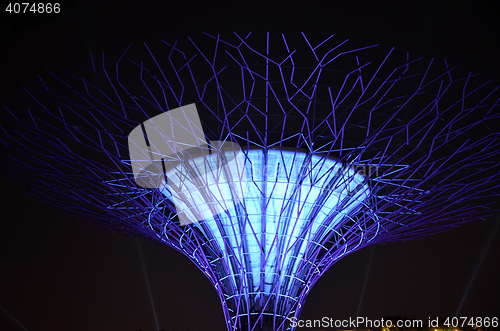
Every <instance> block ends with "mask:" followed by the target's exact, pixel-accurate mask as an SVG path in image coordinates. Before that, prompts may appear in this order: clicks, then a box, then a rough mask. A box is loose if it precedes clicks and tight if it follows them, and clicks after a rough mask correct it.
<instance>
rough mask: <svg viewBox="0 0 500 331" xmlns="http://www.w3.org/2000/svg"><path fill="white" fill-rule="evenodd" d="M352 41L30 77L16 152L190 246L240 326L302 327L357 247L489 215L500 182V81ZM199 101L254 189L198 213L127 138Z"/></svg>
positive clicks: (150, 55)
mask: <svg viewBox="0 0 500 331" xmlns="http://www.w3.org/2000/svg"><path fill="white" fill-rule="evenodd" d="M271 41H272V42H271ZM347 45H348V43H347V41H345V42H342V43H340V44H338V43H336V42H335V38H333V37H330V38H327V39H325V40H317V41H316V42H312V41H311V40H310V39H308V38H306V36H305V35H304V34H302V35H301V36H298V37H296V38H293V39H291V40H287V39H286V38H285V36H282V35H280V36H270V35H269V34H267V35H261V36H256V35H252V34H249V35H247V36H239V35H236V34H235V35H234V36H232V37H230V38H229V39H227V40H226V39H225V40H222V39H220V38H219V36H210V35H206V36H203V37H201V38H200V40H197V41H195V40H192V39H188V40H185V41H180V42H174V43H168V42H163V43H162V44H161V45H155V46H154V47H153V46H151V45H144V48H143V49H142V50H143V52H142V53H141V52H140V49H139V48H138V49H135V48H134V47H129V48H127V50H126V51H125V52H124V53H123V54H122V55H121V56H120V57H118V58H117V59H113V60H112V61H111V63H110V64H108V63H107V62H108V61H109V60H107V59H105V57H104V54H103V55H102V56H99V57H94V56H92V57H91V63H90V66H89V67H79V66H77V67H75V68H74V70H72V71H71V72H68V71H66V70H65V69H64V70H63V69H61V72H60V73H58V74H57V75H55V74H53V73H50V72H49V73H48V74H47V75H45V77H43V78H42V77H40V82H39V83H37V84H36V86H34V87H32V88H29V89H24V92H25V93H27V94H25V96H24V98H23V99H19V100H18V101H19V102H20V103H23V104H26V105H27V107H26V106H22V107H21V106H20V105H19V104H17V105H15V106H10V105H7V106H5V113H6V115H5V118H4V121H5V122H4V123H10V124H9V126H8V127H7V126H6V127H5V128H4V132H5V135H4V138H3V143H4V144H5V145H8V146H10V147H12V148H14V149H15V150H16V151H15V152H13V153H14V154H15V155H13V157H12V158H11V159H10V160H6V161H5V163H8V164H9V165H10V166H11V167H12V168H14V169H16V170H17V171H18V172H21V173H23V174H24V175H22V176H21V178H20V179H21V180H25V181H26V183H27V184H28V186H29V192H30V193H31V194H33V195H35V196H36V197H37V198H41V199H44V200H46V201H48V202H50V203H52V204H54V205H56V206H59V207H61V208H62V209H63V210H65V211H67V212H71V213H75V214H78V215H81V216H84V217H86V218H88V219H91V220H94V221H96V222H98V223H100V224H104V225H106V226H109V227H110V228H113V229H121V230H123V231H126V232H129V233H131V234H133V235H139V236H143V237H146V238H151V239H154V240H157V241H160V242H162V243H164V244H166V245H168V246H170V247H173V248H174V249H176V250H178V251H179V252H181V253H183V254H184V255H186V256H187V257H188V258H189V259H190V260H191V261H192V262H193V263H195V264H196V265H197V266H198V268H199V269H200V270H201V271H202V272H203V273H204V274H205V275H206V276H207V277H208V279H209V280H210V281H211V283H212V284H213V286H214V287H215V289H216V290H217V293H218V294H219V297H220V299H221V302H222V307H223V311H224V316H225V319H226V322H227V328H228V330H245V331H250V330H255V331H257V330H293V326H292V325H291V323H290V319H291V318H293V317H295V318H298V317H299V315H300V312H301V310H302V307H303V304H304V302H305V299H306V296H307V294H308V293H309V292H310V290H311V288H312V286H313V285H314V284H315V283H316V281H317V280H318V279H319V277H320V276H321V275H322V274H323V273H324V272H325V271H326V270H327V269H328V268H329V267H330V266H331V265H333V264H334V263H335V262H337V261H338V260H339V259H340V258H342V257H343V256H346V255H348V254H350V253H352V252H354V251H356V250H359V249H361V248H364V247H366V246H368V245H372V244H375V243H382V242H387V241H394V240H408V239H413V238H418V237H421V236H424V235H427V234H432V233H435V232H438V231H442V230H444V229H446V228H448V227H449V226H451V225H456V224H459V223H461V222H465V221H470V220H475V219H478V218H482V217H485V216H486V215H489V213H490V212H491V211H489V210H488V205H489V203H490V202H491V201H493V200H492V198H494V197H497V196H498V195H499V193H500V192H499V191H500V190H499V186H500V182H499V177H500V176H498V173H499V169H500V168H499V166H500V164H499V160H498V155H499V153H500V152H499V151H500V148H499V147H500V141H499V133H498V132H492V131H491V129H490V127H493V125H494V124H495V123H498V120H499V117H500V115H499V112H498V108H499V107H498V104H499V97H498V87H491V88H490V87H489V85H488V83H476V80H477V77H475V75H472V74H469V75H466V76H465V77H455V73H454V70H453V68H450V67H449V66H448V64H447V63H446V62H444V64H443V65H442V67H441V68H438V69H436V68H435V67H436V66H437V65H435V64H434V63H433V61H431V62H430V63H428V64H426V65H422V63H421V62H422V61H418V60H416V59H415V60H414V59H411V58H410V56H409V55H407V54H403V55H397V54H393V53H395V51H394V50H391V51H389V52H388V53H385V54H382V55H381V53H380V52H379V51H377V50H376V48H375V47H372V46H370V47H364V48H359V49H349V48H348V47H347ZM135 51H139V53H138V54H136V53H135ZM158 54H162V55H161V56H159V55H158ZM438 67H439V66H438ZM436 72H437V73H436ZM190 103H195V104H196V105H197V108H198V111H199V113H200V117H201V119H202V124H203V125H204V132H205V135H206V138H207V140H209V141H227V142H232V143H237V144H238V145H239V146H240V147H241V149H242V150H243V153H244V162H245V169H244V171H245V174H246V178H247V181H246V182H245V183H240V184H241V185H243V184H244V185H245V186H246V187H247V189H248V190H247V192H246V194H245V196H244V199H243V200H242V201H240V202H238V203H231V200H227V201H220V203H224V204H229V206H227V207H228V208H224V209H225V210H226V211H225V212H223V213H220V214H218V215H216V216H214V217H211V218H207V219H204V220H202V221H200V222H194V223H191V224H187V225H183V224H180V222H179V220H178V218H177V214H176V213H177V211H176V210H175V208H174V204H173V202H172V199H171V197H172V195H171V192H170V190H169V188H168V187H167V186H164V187H161V188H158V189H147V188H143V187H140V186H139V185H137V183H136V182H135V181H134V176H133V174H132V170H131V164H130V156H129V155H128V148H127V136H128V134H129V133H130V131H131V130H132V129H133V128H134V127H137V126H138V125H140V124H141V123H142V122H144V121H145V120H147V119H148V118H151V117H153V116H156V115H158V114H160V113H162V112H164V111H168V110H171V109H174V108H177V107H180V106H183V105H187V104H190ZM16 153H17V154H16ZM195 163H196V162H195ZM166 176H168V173H167V174H166ZM224 185H226V184H221V185H220V187H216V188H211V189H217V190H219V189H220V190H221V191H224V192H229V191H230V190H229V189H228V188H227V187H225V186H224ZM193 203H194V204H196V205H203V204H209V203H211V202H210V201H208V200H203V199H198V200H196V201H194V202H193ZM231 204H232V205H231Z"/></svg>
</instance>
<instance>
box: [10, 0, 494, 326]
mask: <svg viewBox="0 0 500 331" xmlns="http://www.w3.org/2000/svg"><path fill="white" fill-rule="evenodd" d="M2 6H3V7H2V11H3V10H4V8H5V7H6V5H3V4H2ZM42 15H43V16H42ZM499 15H500V5H498V2H497V1H479V2H477V1H474V2H472V1H471V2H464V1H445V2H437V1H412V2H400V1H384V2H377V1H372V2H360V1H349V2H346V3H344V2H335V1H311V2H289V1H279V2H264V1H260V2H259V1H252V2H250V1H227V2H211V1H204V2H189V1H163V2H159V1H152V2H147V3H145V2H143V1H134V2H132V1H120V2H118V1H116V2H111V1H107V2H103V1H68V2H66V3H63V6H62V13H61V14H59V15H50V14H37V15H34V14H29V15H23V14H8V13H5V12H2V16H1V18H0V22H1V24H2V34H1V39H0V60H1V61H0V83H1V90H0V98H1V101H2V103H3V102H5V100H6V98H7V97H8V95H9V94H10V93H11V92H12V90H13V89H15V88H19V87H21V86H22V85H23V84H25V83H26V82H27V81H30V80H34V79H35V78H36V75H37V74H40V73H43V72H44V70H46V69H49V70H52V69H54V68H56V67H57V66H61V65H62V64H64V63H67V61H69V60H71V61H73V62H76V63H87V61H88V54H89V53H90V52H94V53H100V52H102V51H106V52H119V51H123V50H124V49H125V48H126V47H127V46H128V45H129V44H130V43H132V44H134V43H142V42H150V41H158V40H160V39H168V40H175V39H176V38H182V37H183V36H186V35H190V34H199V33H200V32H203V31H206V32H210V33H221V35H222V36H224V34H228V33H231V32H232V31H238V32H248V31H268V30H269V31H282V32H297V31H304V32H306V33H307V34H309V35H312V34H315V33H317V34H321V35H325V34H326V35H329V34H335V35H336V37H337V38H338V40H339V41H341V40H344V39H347V38H349V39H351V40H354V41H355V43H356V44H364V45H371V44H374V43H378V44H381V45H383V46H387V47H390V46H395V47H396V48H397V49H399V50H401V51H405V52H406V51H407V52H410V53H411V54H413V56H424V57H426V58H428V59H430V58H436V59H438V60H442V59H444V58H446V59H447V60H448V61H449V63H451V64H452V65H459V66H460V67H461V68H462V69H464V70H471V71H472V72H475V73H480V74H481V76H482V77H484V80H488V79H493V81H494V82H495V83H496V84H500V66H499V65H498V54H499V53H498V51H499V50H500V48H499V46H500V38H499V37H498V32H497V30H498V25H499V23H498V17H499ZM1 179H2V199H1V211H2V214H1V216H0V308H1V309H0V330H30V331H37V330H52V331H58V330H92V331H101V330H102V331H104V330H117V331H118V330H123V331H127V330H138V329H142V330H143V331H148V330H155V329H156V322H155V316H154V313H153V309H152V305H151V301H150V297H149V292H148V286H147V284H146V281H145V277H144V273H143V268H142V264H141V258H140V254H139V249H138V245H139V246H140V248H141V249H142V254H143V257H144V263H145V267H146V274H147V277H148V280H149V285H150V289H151V294H152V298H153V302H154V307H155V309H154V310H155V312H156V316H157V321H158V324H159V327H160V328H164V329H165V330H191V331H194V330H196V331H206V330H217V331H219V330H220V331H222V330H225V325H224V319H223V315H222V309H221V307H220V303H219V301H218V297H217V295H216V292H215V290H213V289H212V287H211V285H210V283H209V281H208V280H207V279H205V278H204V276H203V275H202V273H201V272H200V271H198V270H197V268H196V267H195V266H194V265H192V264H191V263H190V262H189V261H188V259H187V258H185V257H184V256H182V255H181V254H180V253H177V252H175V251H174V250H172V249H170V248H167V247H162V246H160V245H156V244H154V243H152V242H149V241H145V240H138V239H134V238H130V237H127V236H124V235H121V234H119V233H112V232H111V231H110V230H108V229H105V228H99V227H95V226H91V225H89V224H87V222H86V221H85V220H84V219H77V218H76V217H73V216H68V215H65V214H63V213H61V212H59V211H57V210H55V208H52V207H50V206H48V205H45V204H43V203H40V202H37V201H35V200H34V199H32V198H30V197H28V196H26V195H24V194H22V193H19V192H17V185H16V182H15V181H14V180H12V179H9V178H7V177H5V176H3V177H1ZM499 216H500V215H499V214H498V213H497V214H496V215H495V216H492V217H490V218H488V219H487V220H485V221H475V222H471V223H469V224H466V225H464V226H462V227H461V228H457V229H453V230H452V231H450V232H446V233H442V234H439V235H434V236H431V237H427V238H425V239H422V240H416V241H412V242H406V243H403V242H399V243H395V244H387V245H385V246H376V247H375V248H367V249H364V250H362V251H359V252H356V253H355V254H353V255H351V256H348V257H346V258H344V259H342V260H341V261H340V262H338V263H337V264H336V265H334V266H333V267H332V268H331V269H330V270H329V271H328V272H327V273H326V274H325V275H324V276H323V277H322V279H321V280H320V281H319V282H318V284H317V285H316V286H315V288H314V289H313V291H312V292H311V294H310V295H309V297H308V300H307V303H306V306H305V308H304V310H303V313H302V316H301V317H302V318H303V319H313V318H321V317H323V316H328V317H332V318H335V319H344V318H349V317H356V316H357V313H358V308H359V307H360V310H359V315H360V316H367V317H369V318H372V319H380V318H382V317H384V316H386V315H402V316H406V317H408V318H422V319H425V320H427V318H428V317H432V318H434V317H437V316H442V317H447V316H454V315H455V313H456V312H457V309H458V307H459V306H460V304H461V302H462V300H463V299H464V301H463V306H462V308H461V310H460V312H459V314H458V315H459V316H467V317H471V316H481V317H493V316H496V317H500V299H499V298H500V285H499V282H498V279H500V267H499V265H500V240H499V238H500V232H499V222H500V220H499ZM370 257H372V258H370ZM370 261H371V263H370ZM368 266H370V268H369V269H368ZM367 272H368V273H367ZM365 279H366V286H364V284H365ZM469 284H470V290H469V291H468V293H467V295H465V293H466V290H467V288H468V287H469ZM363 288H364V295H363V298H362V300H361V297H362V292H363ZM360 301H361V304H360ZM14 320H17V322H16V321H14Z"/></svg>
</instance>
